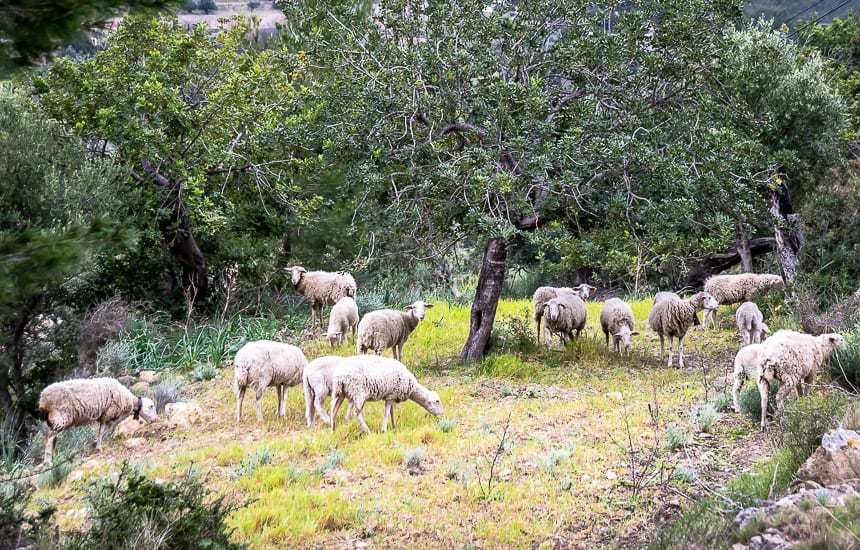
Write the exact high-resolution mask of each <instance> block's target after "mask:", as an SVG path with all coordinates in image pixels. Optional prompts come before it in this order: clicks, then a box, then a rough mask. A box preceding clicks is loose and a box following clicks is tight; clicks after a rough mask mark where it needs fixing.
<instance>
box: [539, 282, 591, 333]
mask: <svg viewBox="0 0 860 550" xmlns="http://www.w3.org/2000/svg"><path fill="white" fill-rule="evenodd" d="M543 316H544V317H546V328H547V330H548V331H549V333H550V342H549V343H552V335H553V334H558V337H559V339H560V340H561V344H562V346H563V345H564V344H565V343H567V342H568V341H570V340H573V331H576V337H577V338H579V335H580V334H581V333H582V329H583V328H585V320H586V317H587V316H588V311H587V310H586V309H585V302H583V300H582V298H580V297H579V295H578V294H573V293H560V294H559V295H558V296H557V297H556V298H553V299H552V300H550V301H549V302H547V303H546V305H545V306H544V313H543Z"/></svg>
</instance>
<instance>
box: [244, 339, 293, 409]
mask: <svg viewBox="0 0 860 550" xmlns="http://www.w3.org/2000/svg"><path fill="white" fill-rule="evenodd" d="M307 364H308V360H307V359H305V354H304V353H302V350H300V349H299V348H297V347H296V346H293V345H291V344H282V343H281V342H272V341H271V340H257V341H254V342H248V343H247V344H245V345H244V346H242V347H241V348H240V349H239V351H237V352H236V357H235V358H233V389H234V391H235V393H236V421H237V422H238V421H241V420H242V400H243V399H244V398H245V390H246V389H248V388H249V387H250V388H251V389H252V390H254V393H255V401H254V407H255V408H256V409H257V421H259V422H262V421H263V409H262V408H261V407H260V400H261V399H262V398H263V392H264V391H265V390H266V388H268V387H269V386H275V387H276V388H277V390H278V416H279V417H283V416H286V393H287V388H288V387H290V386H295V385H298V384H301V383H302V372H303V371H304V369H305V366H307Z"/></svg>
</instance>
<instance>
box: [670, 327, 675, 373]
mask: <svg viewBox="0 0 860 550" xmlns="http://www.w3.org/2000/svg"><path fill="white" fill-rule="evenodd" d="M672 346H674V337H673V336H672V335H671V334H670V335H669V368H672Z"/></svg>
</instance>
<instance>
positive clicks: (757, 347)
mask: <svg viewBox="0 0 860 550" xmlns="http://www.w3.org/2000/svg"><path fill="white" fill-rule="evenodd" d="M761 348H762V344H748V345H746V346H744V347H742V348H741V349H739V350H738V353H737V354H736V355H735V371H734V374H733V379H734V384H733V386H732V400H733V401H734V405H735V412H741V407H740V404H739V401H738V396H739V395H740V391H741V387H742V386H743V385H744V380H746V379H747V378H753V379H756V378H758V358H759V355H760V354H761Z"/></svg>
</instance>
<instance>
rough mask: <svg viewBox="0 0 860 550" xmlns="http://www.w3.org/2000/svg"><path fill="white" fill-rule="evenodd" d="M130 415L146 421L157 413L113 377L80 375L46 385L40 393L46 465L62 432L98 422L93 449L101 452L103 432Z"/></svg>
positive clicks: (150, 420) (150, 405) (148, 402)
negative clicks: (84, 377) (46, 432)
mask: <svg viewBox="0 0 860 550" xmlns="http://www.w3.org/2000/svg"><path fill="white" fill-rule="evenodd" d="M130 414H133V415H134V419H135V420H137V419H138V418H142V419H143V420H144V421H146V422H155V420H156V418H157V416H158V414H157V413H156V412H155V403H153V402H152V399H149V398H147V397H135V395H134V394H133V393H131V391H130V390H129V389H128V388H126V387H125V386H123V385H122V384H120V383H119V381H118V380H115V379H113V378H89V379H83V378H81V379H75V380H66V381H64V382H56V383H54V384H51V385H49V386H48V387H46V388H45V389H43V390H42V393H41V394H40V395H39V418H41V419H42V420H44V421H45V422H46V423H47V424H48V435H47V436H46V437H45V457H44V462H45V464H50V463H51V456H52V455H53V453H54V448H55V447H56V446H57V434H59V433H60V432H61V431H63V430H65V429H67V428H73V427H76V426H85V425H87V424H90V423H92V422H98V424H99V430H98V435H97V436H96V451H101V450H102V440H103V439H104V436H105V434H107V433H108V431H110V430H111V429H113V427H114V426H115V425H116V424H117V423H118V422H119V421H120V420H122V419H123V418H125V417H127V416H128V415H130Z"/></svg>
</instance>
